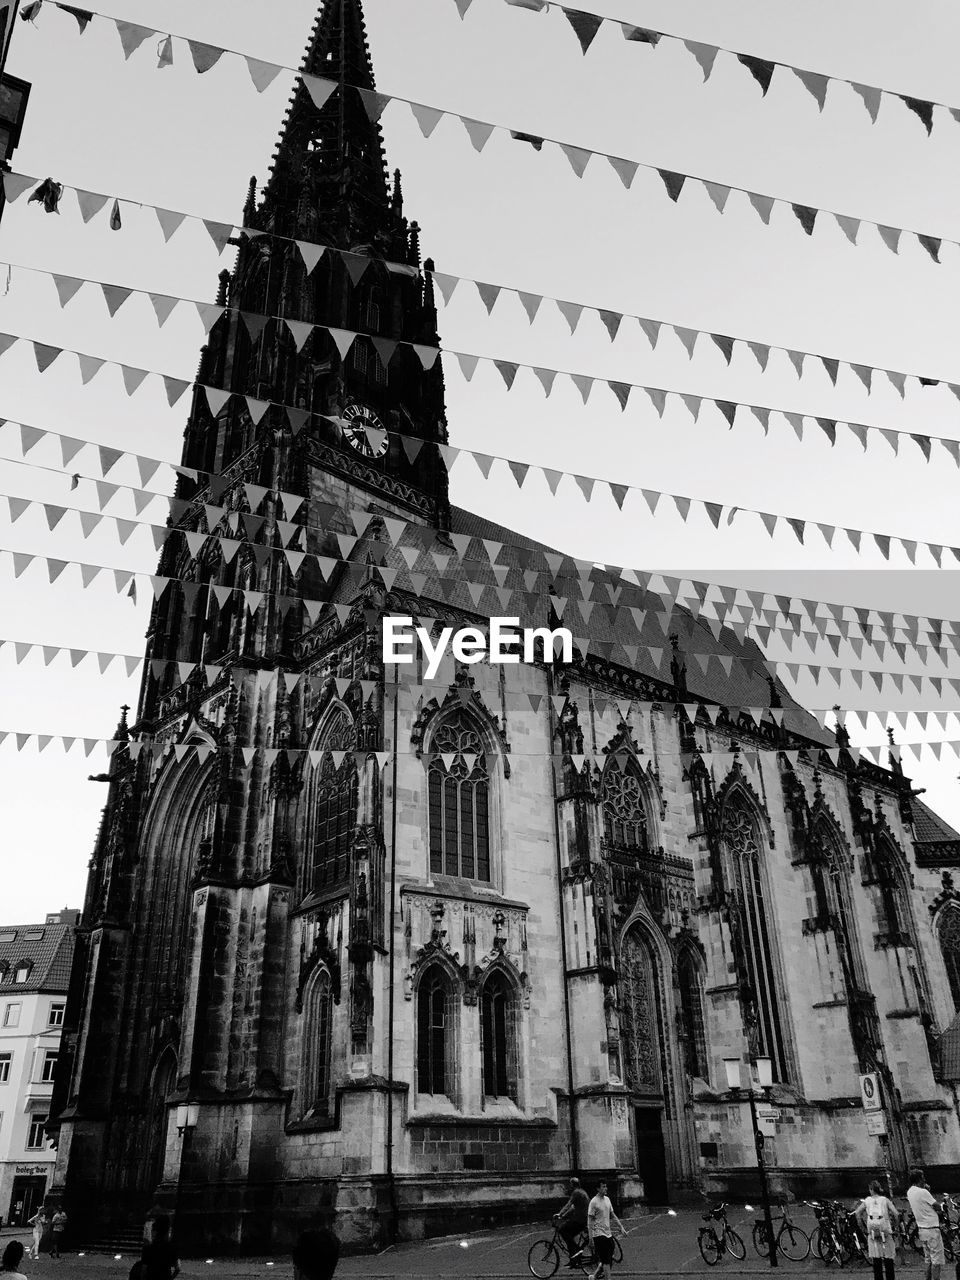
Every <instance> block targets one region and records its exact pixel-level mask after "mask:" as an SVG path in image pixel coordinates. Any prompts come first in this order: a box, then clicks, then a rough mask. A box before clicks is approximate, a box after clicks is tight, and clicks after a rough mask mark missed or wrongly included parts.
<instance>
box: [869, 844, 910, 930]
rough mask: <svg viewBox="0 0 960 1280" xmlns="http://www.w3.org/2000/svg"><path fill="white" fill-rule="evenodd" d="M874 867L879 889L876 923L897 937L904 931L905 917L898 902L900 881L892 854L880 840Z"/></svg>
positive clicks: (881, 928)
mask: <svg viewBox="0 0 960 1280" xmlns="http://www.w3.org/2000/svg"><path fill="white" fill-rule="evenodd" d="M876 869H877V886H878V888H879V890H880V901H879V903H878V910H877V923H878V925H879V928H880V932H881V933H885V934H887V936H888V937H890V938H898V937H900V936H902V935H903V934H905V933H906V927H905V917H904V912H903V907H902V904H901V902H900V881H899V877H898V876H897V868H896V863H895V861H894V855H893V853H892V852H891V850H890V849H889V847H888V846H887V845H885V844H884V842H883V841H882V840H881V841H880V842H879V843H878V845H877V852H876Z"/></svg>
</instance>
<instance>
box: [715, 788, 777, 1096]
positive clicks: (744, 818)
mask: <svg viewBox="0 0 960 1280" xmlns="http://www.w3.org/2000/svg"><path fill="white" fill-rule="evenodd" d="M722 833H723V840H724V843H725V845H726V847H727V851H728V853H729V855H730V858H731V860H732V863H733V872H734V885H735V893H736V897H737V900H738V903H739V906H740V915H741V923H742V933H743V936H742V939H741V942H742V947H743V956H744V960H745V962H746V968H747V973H746V975H745V976H746V977H747V978H748V980H749V983H750V987H751V989H752V991H753V998H754V1002H755V1009H756V1017H757V1031H758V1040H759V1043H758V1052H759V1053H761V1054H765V1055H766V1056H767V1057H769V1058H770V1060H771V1062H772V1063H773V1076H774V1079H775V1080H783V1079H785V1077H786V1055H785V1051H784V1043H783V1030H782V1026H781V1019H780V1007H779V999H778V995H777V987H776V982H775V979H774V968H773V954H772V948H771V940H770V926H769V923H768V921H767V908H766V902H765V895H764V891H763V870H762V866H761V861H762V853H761V842H760V832H759V830H758V826H757V820H756V818H755V817H754V815H753V814H752V813H751V812H750V811H749V810H748V809H747V808H746V806H745V805H744V804H742V803H738V802H736V801H734V802H733V803H732V804H728V805H727V806H726V808H725V809H724V813H723V825H722Z"/></svg>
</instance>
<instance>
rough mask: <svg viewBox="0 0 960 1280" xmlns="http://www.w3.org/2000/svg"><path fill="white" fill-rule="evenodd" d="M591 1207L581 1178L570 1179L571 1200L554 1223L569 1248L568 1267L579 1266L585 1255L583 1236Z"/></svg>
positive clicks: (555, 1218) (555, 1217) (555, 1216)
mask: <svg viewBox="0 0 960 1280" xmlns="http://www.w3.org/2000/svg"><path fill="white" fill-rule="evenodd" d="M589 1207H590V1197H589V1196H588V1195H587V1193H586V1192H585V1191H584V1189H583V1187H581V1185H580V1179H579V1178H571V1179H570V1199H569V1200H568V1201H567V1203H566V1204H565V1205H564V1206H563V1208H562V1209H561V1210H560V1212H559V1213H557V1214H555V1215H554V1219H553V1220H554V1222H556V1223H558V1225H559V1228H560V1235H561V1236H562V1237H563V1242H564V1244H565V1245H566V1246H567V1253H568V1254H569V1255H570V1261H569V1262H568V1263H567V1266H568V1267H576V1266H579V1260H580V1255H581V1253H583V1235H584V1233H585V1231H586V1229H587V1210H588V1209H589Z"/></svg>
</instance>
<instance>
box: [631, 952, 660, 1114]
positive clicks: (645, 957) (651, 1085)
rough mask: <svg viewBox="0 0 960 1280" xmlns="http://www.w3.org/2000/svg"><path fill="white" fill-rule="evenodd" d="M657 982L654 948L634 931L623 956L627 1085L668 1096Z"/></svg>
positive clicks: (642, 1090) (643, 1091)
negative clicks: (664, 1073) (663, 1063)
mask: <svg viewBox="0 0 960 1280" xmlns="http://www.w3.org/2000/svg"><path fill="white" fill-rule="evenodd" d="M656 984H657V978H656V971H655V969H654V965H653V957H652V955H651V954H650V948H649V947H648V946H647V944H646V943H645V942H644V941H643V939H642V938H641V937H640V936H639V935H638V934H637V932H636V931H635V930H631V931H630V932H629V933H628V934H627V936H626V937H625V938H624V940H623V947H622V951H621V956H620V1009H621V1014H622V1017H621V1032H622V1034H623V1036H624V1039H625V1042H626V1043H625V1045H624V1049H625V1053H624V1070H625V1073H626V1079H627V1084H628V1085H629V1086H630V1088H631V1089H636V1090H638V1091H639V1092H641V1093H652V1094H662V1093H663V1092H664V1088H663V1079H662V1073H661V1067H660V1018H659V1015H658V1008H657V1004H658V1000H657V985H656Z"/></svg>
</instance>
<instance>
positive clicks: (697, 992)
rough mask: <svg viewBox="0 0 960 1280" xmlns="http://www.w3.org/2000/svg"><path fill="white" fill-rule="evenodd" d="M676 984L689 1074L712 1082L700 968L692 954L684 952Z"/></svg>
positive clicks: (678, 965) (685, 1063)
mask: <svg viewBox="0 0 960 1280" xmlns="http://www.w3.org/2000/svg"><path fill="white" fill-rule="evenodd" d="M677 982H678V984H679V987H680V1014H681V1017H682V1020H683V1034H684V1065H685V1066H686V1069H687V1074H688V1075H691V1076H698V1077H699V1078H700V1079H701V1080H707V1079H709V1070H710V1068H709V1065H708V1062H707V1040H706V1034H705V1032H704V1026H703V992H702V990H701V986H700V967H699V965H698V964H697V962H696V960H695V959H694V957H693V955H692V954H691V953H690V951H689V950H686V951H684V953H683V954H682V955H681V957H680V960H679V962H678V964H677Z"/></svg>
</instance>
